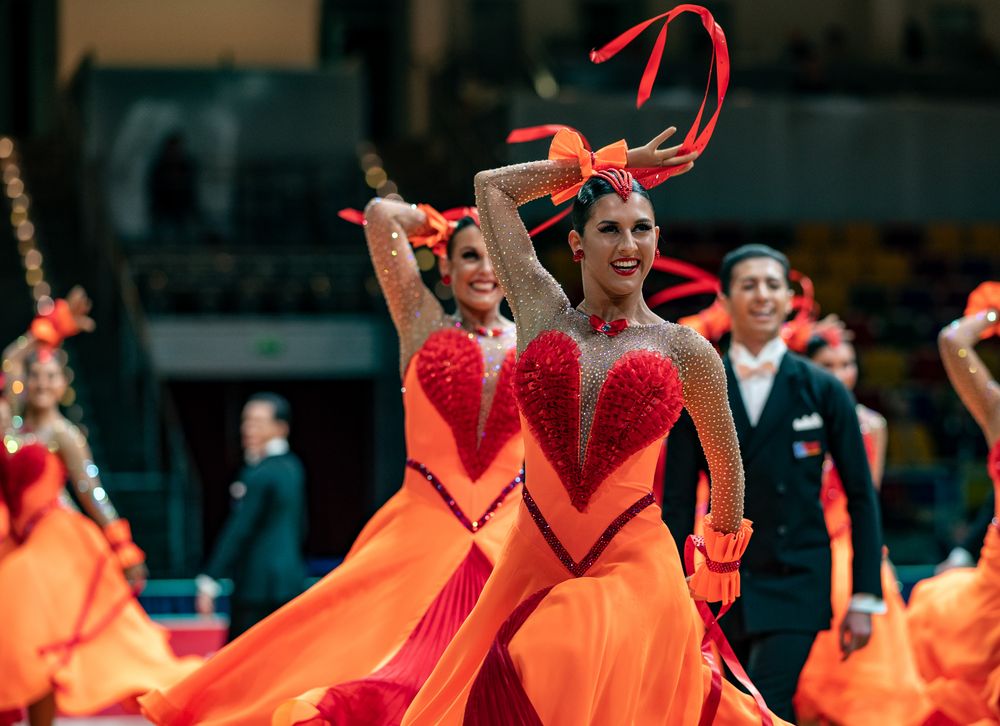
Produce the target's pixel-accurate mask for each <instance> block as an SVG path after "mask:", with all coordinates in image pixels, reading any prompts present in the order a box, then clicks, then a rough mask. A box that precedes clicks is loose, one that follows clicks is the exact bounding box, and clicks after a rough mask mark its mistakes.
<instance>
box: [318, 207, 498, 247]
mask: <svg viewBox="0 0 1000 726" xmlns="http://www.w3.org/2000/svg"><path fill="white" fill-rule="evenodd" d="M416 206H417V209H419V210H420V211H421V212H423V213H424V215H425V216H426V217H427V226H428V229H427V231H425V232H423V233H422V234H411V235H410V236H409V237H410V244H411V245H413V246H414V247H427V248H429V249H430V251H431V252H433V253H434V254H435V255H437V256H438V257H447V256H448V242H449V241H450V240H451V237H452V235H454V234H455V230H456V228H457V227H458V223H459V222H460V221H462V220H463V219H465V218H466V217H471V218H472V219H473V220H474V221H475V223H476V226H477V227H478V226H479V224H480V222H479V210H478V209H476V207H453V208H452V209H446V210H445V211H443V212H439V211H437V210H436V209H435V208H434V207H432V206H431V205H430V204H418V205H416ZM337 216H338V217H340V218H341V219H343V220H344V221H345V222H350V223H351V224H356V225H359V226H361V227H364V226H365V224H366V223H365V213H364V212H362V211H361V210H359V209H350V208H346V209H341V210H340V211H339V212H337Z"/></svg>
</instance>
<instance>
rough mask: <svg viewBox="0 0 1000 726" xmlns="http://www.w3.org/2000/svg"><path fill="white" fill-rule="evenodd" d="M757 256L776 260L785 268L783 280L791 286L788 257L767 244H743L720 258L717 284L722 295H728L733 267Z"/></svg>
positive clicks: (790, 269) (790, 268)
mask: <svg viewBox="0 0 1000 726" xmlns="http://www.w3.org/2000/svg"><path fill="white" fill-rule="evenodd" d="M758 257H768V258H770V259H772V260H775V261H776V262H778V263H779V264H780V265H781V267H782V268H783V269H784V270H785V282H786V283H788V286H789V287H791V286H792V281H791V278H790V277H789V275H790V273H791V271H792V266H791V265H790V264H789V262H788V258H787V257H785V255H783V254H782V253H781V252H778V250H776V249H774V248H773V247H768V246H767V245H759V244H752V245H743V246H742V247H737V248H736V249H735V250H733V251H732V252H730V253H729V254H727V255H726V256H725V257H723V258H722V266H721V267H720V268H719V285H721V287H722V294H723V295H729V286H730V285H731V284H732V282H733V268H734V267H736V265H738V264H740V263H741V262H745V261H746V260H752V259H756V258H758Z"/></svg>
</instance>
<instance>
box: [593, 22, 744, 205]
mask: <svg viewBox="0 0 1000 726" xmlns="http://www.w3.org/2000/svg"><path fill="white" fill-rule="evenodd" d="M683 13H695V14H696V15H698V16H699V17H700V18H701V23H702V25H703V26H704V27H705V30H706V31H708V35H709V37H710V38H711V39H712V61H711V65H709V68H708V81H707V83H706V85H705V95H704V96H703V97H702V100H701V107H700V108H699V109H698V114H697V115H696V116H695V119H694V122H693V123H692V124H691V128H690V129H689V130H688V132H687V135H686V136H685V137H684V142H683V145H682V152H681V153H683V154H687V153H690V152H692V151H697V152H701V151H704V150H705V147H707V146H708V142H709V140H710V139H711V138H712V133H713V132H714V131H715V125H716V123H717V122H718V120H719V112H720V111H722V102H723V100H724V99H725V97H726V90H727V89H728V88H729V47H728V46H727V45H726V34H725V33H724V32H723V30H722V26H720V25H719V24H718V23H717V22H715V18H714V17H713V16H712V13H711V12H709V10H708V9H707V8H704V7H702V6H701V5H693V4H684V5H678V6H677V7H675V8H674V9H673V10H670V11H668V12H666V13H662V14H660V15H657V16H656V17H653V18H650V19H649V20H646V21H644V22H642V23H639V24H638V25H636V26H634V27H632V28H629V29H628V30H626V31H625V32H624V33H622V34H621V35H619V36H618V37H617V38H615V39H614V40H612V41H611V42H610V43H607V44H606V45H604V46H603V47H601V48H600V49H597V50H592V51H590V60H591V61H592V62H594V63H604V62H605V61H607V60H610V59H611V58H614V57H615V55H617V54H618V52H619V51H621V50H622V49H623V48H625V46H627V45H628V44H629V43H631V42H632V41H633V40H635V39H636V38H637V37H638V36H639V35H641V34H642V32H643V31H644V30H646V28H648V27H649V26H650V25H653V24H654V23H656V22H657V21H658V20H663V21H664V22H663V27H662V28H660V33H659V35H658V36H657V37H656V43H654V44H653V51H652V53H650V55H649V60H648V61H647V63H646V70H644V71H643V73H642V78H641V80H640V81H639V93H638V95H637V97H636V103H635V105H636V108H642V106H643V104H644V103H646V101H648V100H649V97H650V95H651V94H652V91H653V82H654V81H655V80H656V74H657V72H658V71H659V69H660V61H661V60H662V59H663V47H664V46H665V45H666V42H667V28H668V27H669V26H670V23H671V22H672V21H673V20H674V18H676V17H677V16H678V15H681V14H683ZM713 69H714V70H715V93H716V106H715V112H714V113H713V114H712V116H711V118H709V120H708V122H707V123H706V124H705V127H704V128H702V129H700V130H699V126H701V120H702V117H703V116H704V114H705V106H706V104H707V103H708V94H709V91H710V90H711V87H712V70H713ZM681 168H683V167H652V168H646V169H630V171H631V172H632V175H633V176H634V177H635V178H636V179H637V180H638V181H639V183H640V184H642V185H643V186H644V187H646V189H651V188H652V187H655V186H656V185H657V184H662V183H663V182H665V181H666V180H667V179H669V178H670V177H671V176H673V175H674V174H676V173H677V172H678V171H680V169H681Z"/></svg>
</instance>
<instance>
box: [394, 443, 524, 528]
mask: <svg viewBox="0 0 1000 726" xmlns="http://www.w3.org/2000/svg"><path fill="white" fill-rule="evenodd" d="M406 465H407V466H408V467H410V468H411V469H413V470H414V471H416V472H418V473H419V474H420V475H421V476H423V477H424V478H425V479H426V480H427V481H429V482H430V483H431V486H432V487H434V489H435V490H436V491H437V493H438V494H440V495H441V499H443V500H444V503H445V504H447V505H448V509H450V510H451V513H452V514H454V515H455V517H456V518H457V519H458V521H459V522H461V523H462V526H463V527H465V528H466V529H467V530H469V531H470V532H472V533H473V534H475V533H476V532H478V531H479V530H481V529H482V528H483V527H485V526H486V523H487V522H489V521H490V520H491V519H493V517H494V516H495V515H496V513H497V510H498V509H500V507H501V505H502V504H503V503H504V500H505V499H506V498H507V495H508V494H510V493H511V492H512V491H514V489H516V488H517V486H518V484H521V483H522V482H523V481H524V469H521V471H519V472H518V474H517V476H515V477H514V478H513V479H512V480H511V481H510V483H508V484H507V485H506V486H505V487H504V488H503V489H501V490H500V494H499V495H498V496H497V498H496V499H494V500H493V501H492V502H490V505H489V506H488V507H487V508H486V511H485V512H483V514H482V515H481V516H480V517H479V519H469V518H468V516H466V514H465V512H463V511H462V508H461V507H460V506H458V502H456V501H455V497H453V496H451V494H450V493H449V491H448V489H447V488H446V487H445V485H444V484H443V483H442V482H441V480H440V479H438V478H437V477H436V476H435V475H434V473H433V472H432V471H431V470H430V469H428V468H427V467H426V466H424V465H423V464H421V463H420V462H419V461H417V460H416V459H407V460H406Z"/></svg>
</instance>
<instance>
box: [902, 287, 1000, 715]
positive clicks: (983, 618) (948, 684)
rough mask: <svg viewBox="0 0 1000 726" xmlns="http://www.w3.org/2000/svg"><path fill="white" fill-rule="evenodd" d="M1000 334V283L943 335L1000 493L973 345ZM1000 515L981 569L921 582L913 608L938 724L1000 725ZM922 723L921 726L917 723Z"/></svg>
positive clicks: (993, 404) (988, 396)
mask: <svg viewBox="0 0 1000 726" xmlns="http://www.w3.org/2000/svg"><path fill="white" fill-rule="evenodd" d="M997 334H1000V282H986V283H983V284H982V285H980V286H979V287H978V288H977V289H976V290H975V291H974V292H973V294H972V295H971V296H970V298H969V305H968V307H967V308H966V311H965V317H963V318H962V319H961V320H956V321H955V322H953V323H952V324H951V325H949V326H948V327H946V328H945V329H944V330H942V331H941V334H940V336H939V337H938V347H939V348H940V350H941V360H942V361H943V362H944V367H945V370H946V371H947V373H948V379H949V380H950V381H951V385H952V386H954V388H955V391H956V392H957V393H958V396H959V398H961V399H962V403H964V404H965V407H966V408H967V409H968V411H969V413H971V414H972V417H973V418H974V419H975V420H976V423H978V424H979V428H980V429H982V432H983V435H984V436H985V437H986V442H987V444H988V445H989V447H990V449H989V456H988V459H987V467H988V470H989V474H990V477H991V478H992V480H993V490H994V492H997V491H998V490H1000V386H998V385H997V381H996V379H995V378H994V377H993V376H992V375H991V374H990V371H989V369H988V368H987V367H986V365H985V364H984V363H983V361H982V359H981V358H980V357H979V356H978V355H977V354H976V351H975V345H976V343H977V342H978V341H979V340H980V339H982V338H987V337H990V336H994V335H997ZM997 514H1000V513H996V514H995V515H994V519H993V523H992V524H991V525H990V528H989V530H988V531H987V534H986V540H985V542H984V543H983V549H982V552H981V554H980V556H979V564H977V565H976V567H975V568H958V569H954V570H949V571H948V572H945V573H943V574H940V575H937V576H935V577H932V578H930V579H928V580H923V581H922V582H919V583H917V586H916V587H915V588H914V590H913V594H912V595H911V596H910V602H909V605H908V608H907V614H908V622H909V626H910V637H911V640H912V642H913V652H914V654H915V656H916V660H917V667H918V668H919V670H920V675H922V676H923V677H924V679H925V680H926V681H927V691H928V695H929V697H930V700H931V701H932V703H933V709H934V712H933V714H932V715H931V717H930V718H929V719H928V720H927V721H925V722H923V723H927V724H934V725H935V726H951V725H952V724H984V725H985V724H997V723H1000V529H998V527H1000V524H998V520H997ZM917 723H921V722H917Z"/></svg>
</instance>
